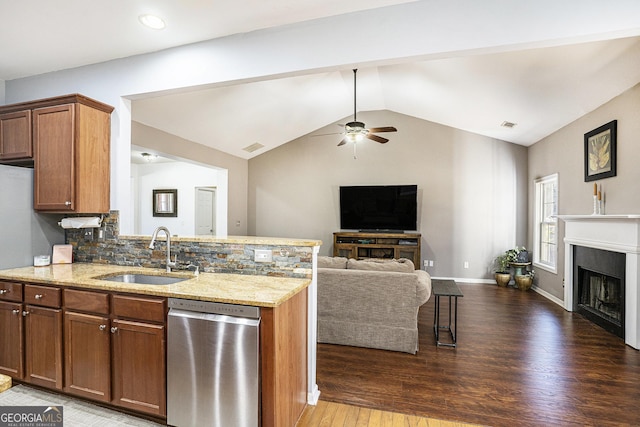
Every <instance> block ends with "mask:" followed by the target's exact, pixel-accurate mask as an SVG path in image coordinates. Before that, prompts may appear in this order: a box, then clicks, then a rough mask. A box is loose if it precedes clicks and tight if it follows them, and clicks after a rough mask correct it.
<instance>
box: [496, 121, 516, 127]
mask: <svg viewBox="0 0 640 427" xmlns="http://www.w3.org/2000/svg"><path fill="white" fill-rule="evenodd" d="M516 124H517V123H513V122H507V121H504V122H502V124H501V125H500V126H502V127H503V128H512V127H514V126H515V125H516Z"/></svg>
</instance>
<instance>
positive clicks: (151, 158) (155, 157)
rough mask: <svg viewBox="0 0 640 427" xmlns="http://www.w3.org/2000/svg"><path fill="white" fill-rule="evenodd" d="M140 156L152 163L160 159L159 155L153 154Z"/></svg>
mask: <svg viewBox="0 0 640 427" xmlns="http://www.w3.org/2000/svg"><path fill="white" fill-rule="evenodd" d="M140 155H141V156H142V158H143V159H145V160H146V161H147V162H152V161H154V160H155V159H157V158H158V155H157V154H151V153H140Z"/></svg>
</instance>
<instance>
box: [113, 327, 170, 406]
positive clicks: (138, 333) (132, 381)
mask: <svg viewBox="0 0 640 427" xmlns="http://www.w3.org/2000/svg"><path fill="white" fill-rule="evenodd" d="M112 325H113V328H112V329H111V330H112V331H113V401H112V403H113V404H114V405H118V406H122V407H125V408H129V409H133V410H136V411H141V412H145V413H148V414H153V415H161V416H164V415H166V413H167V411H166V389H167V386H166V368H165V363H166V362H165V360H166V357H165V327H164V326H162V325H153V324H148V323H140V322H132V321H128V320H113V323H112Z"/></svg>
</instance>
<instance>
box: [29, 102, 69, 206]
mask: <svg viewBox="0 0 640 427" xmlns="http://www.w3.org/2000/svg"><path fill="white" fill-rule="evenodd" d="M74 120H75V109H74V105H73V104H65V105H60V106H56V107H48V108H38V109H35V110H33V148H34V163H35V165H36V167H35V168H34V189H33V191H34V205H33V208H34V209H36V210H56V211H72V210H73V209H74V195H75V172H74V169H75V161H74V141H75V128H74Z"/></svg>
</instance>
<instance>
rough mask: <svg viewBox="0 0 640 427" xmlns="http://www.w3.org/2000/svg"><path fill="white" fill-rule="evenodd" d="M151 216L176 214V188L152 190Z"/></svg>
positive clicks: (174, 215) (175, 215)
mask: <svg viewBox="0 0 640 427" xmlns="http://www.w3.org/2000/svg"><path fill="white" fill-rule="evenodd" d="M153 216H165V217H167V216H169V217H170V216H173V217H177V216H178V190H177V189H172V190H153Z"/></svg>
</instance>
